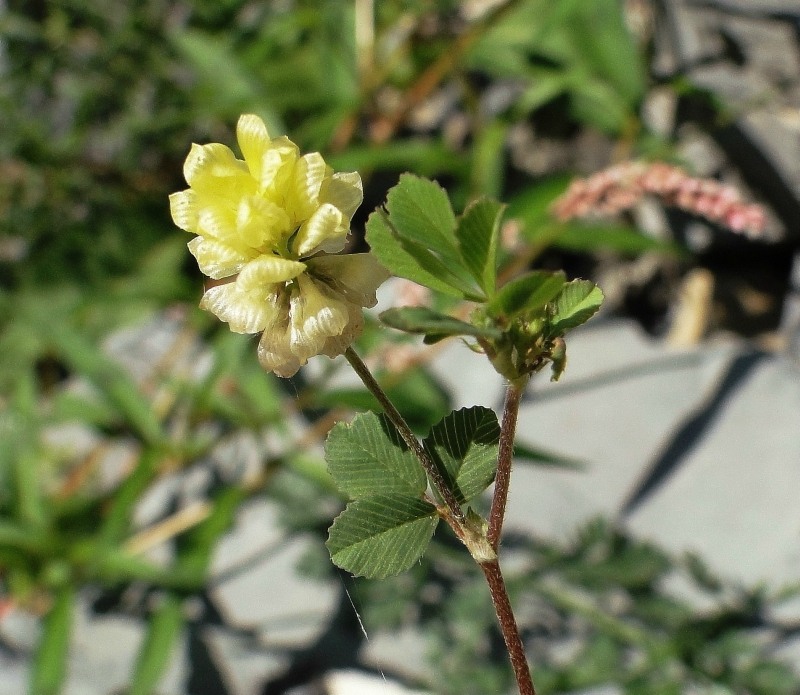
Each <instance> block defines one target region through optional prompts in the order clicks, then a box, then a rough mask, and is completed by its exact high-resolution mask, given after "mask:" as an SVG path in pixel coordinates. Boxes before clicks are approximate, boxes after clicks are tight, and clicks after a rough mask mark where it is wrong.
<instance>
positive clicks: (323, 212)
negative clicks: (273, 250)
mask: <svg viewBox="0 0 800 695" xmlns="http://www.w3.org/2000/svg"><path fill="white" fill-rule="evenodd" d="M347 231H348V228H347V226H346V224H345V222H344V218H343V217H342V213H341V212H340V211H339V209H338V208H335V207H334V206H333V205H330V204H329V203H326V204H325V205H320V207H318V208H317V209H316V210H315V211H314V214H313V215H311V217H310V218H309V219H308V221H306V222H305V223H303V225H302V226H301V227H300V229H299V230H298V232H297V237H296V238H295V240H294V244H293V246H294V252H295V253H296V254H297V255H298V256H300V257H303V256H308V255H310V254H311V253H313V252H314V251H316V250H317V247H318V246H319V245H320V244H322V243H323V242H325V241H333V240H338V239H340V238H343V237H346V236H347Z"/></svg>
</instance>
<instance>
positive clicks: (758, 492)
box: [628, 357, 800, 586]
mask: <svg viewBox="0 0 800 695" xmlns="http://www.w3.org/2000/svg"><path fill="white" fill-rule="evenodd" d="M798 413H800V370H799V369H798V367H797V365H795V364H791V363H789V362H787V361H786V360H783V359H781V358H777V357H771V358H766V359H764V360H763V361H762V362H761V363H760V364H758V365H757V366H756V367H755V368H754V369H753V371H752V372H751V373H750V375H749V376H748V377H747V378H746V380H745V382H744V383H743V384H741V386H740V387H739V388H738V389H737V391H736V392H735V393H733V394H731V397H730V398H729V399H728V400H727V402H726V403H725V404H724V406H723V409H722V411H721V412H720V414H719V417H718V418H717V420H716V422H715V423H713V426H711V427H710V428H709V430H708V432H707V433H706V435H705V436H704V437H703V439H702V440H701V441H700V442H699V443H698V445H697V446H696V447H695V448H694V449H693V450H692V451H690V452H689V453H688V454H687V456H686V457H685V459H684V461H683V465H681V466H680V468H679V469H678V470H676V471H675V473H674V474H673V475H672V476H671V477H670V479H669V480H668V481H666V483H665V484H664V485H663V486H662V487H661V488H660V489H659V490H658V491H656V492H655V493H654V494H653V496H652V497H651V498H650V499H649V500H648V501H647V502H646V503H645V504H643V505H642V506H641V507H640V508H639V509H638V510H637V511H635V512H634V513H633V515H632V516H631V517H630V519H629V520H628V527H629V528H630V530H632V531H633V532H634V533H635V534H637V535H639V536H642V537H646V538H648V539H651V540H653V541H655V542H657V543H659V544H661V545H662V546H663V547H664V548H666V549H667V550H671V551H673V552H681V551H684V550H691V551H694V552H697V553H699V554H700V556H701V557H702V558H703V559H704V560H705V561H706V562H707V563H708V564H709V566H710V567H711V568H712V569H713V570H715V571H717V572H718V573H720V574H721V575H722V576H725V577H728V578H731V579H734V580H738V581H740V582H743V583H745V584H747V585H752V584H754V583H758V582H762V581H763V582H767V583H768V584H770V585H772V586H775V585H776V584H779V583H781V582H788V581H792V580H796V578H797V567H798V563H799V562H800V544H798V537H800V519H799V518H797V514H796V509H797V491H798V490H799V489H800V467H798V466H797V465H796V463H797V461H800V435H798V426H797V423H798Z"/></svg>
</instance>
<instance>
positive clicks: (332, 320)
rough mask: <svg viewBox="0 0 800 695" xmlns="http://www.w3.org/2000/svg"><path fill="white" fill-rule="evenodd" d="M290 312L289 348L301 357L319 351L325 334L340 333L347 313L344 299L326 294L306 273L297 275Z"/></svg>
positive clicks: (303, 359)
mask: <svg viewBox="0 0 800 695" xmlns="http://www.w3.org/2000/svg"><path fill="white" fill-rule="evenodd" d="M289 314H290V316H291V322H292V323H291V329H292V331H291V345H292V352H293V353H294V354H295V355H297V356H298V358H299V359H300V360H301V361H305V360H307V359H308V358H309V357H313V356H314V355H318V354H319V353H320V352H321V351H322V348H323V346H324V345H325V341H326V340H327V339H328V338H330V337H332V336H335V335H340V334H341V333H342V331H344V329H345V327H346V326H347V320H348V317H349V313H348V311H347V303H346V302H344V301H341V300H338V299H335V298H333V297H332V296H330V295H328V294H326V293H325V292H324V290H323V289H322V287H320V286H318V285H317V283H316V282H314V280H312V279H311V278H310V277H309V276H307V275H300V276H299V277H298V278H297V288H296V289H295V290H294V291H293V292H292V297H291V300H290V308H289Z"/></svg>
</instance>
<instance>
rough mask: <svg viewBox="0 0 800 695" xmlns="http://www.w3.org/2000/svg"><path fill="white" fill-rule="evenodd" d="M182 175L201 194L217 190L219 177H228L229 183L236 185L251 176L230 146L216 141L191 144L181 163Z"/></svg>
mask: <svg viewBox="0 0 800 695" xmlns="http://www.w3.org/2000/svg"><path fill="white" fill-rule="evenodd" d="M183 175H184V176H185V177H186V182H187V183H188V184H189V185H190V186H191V187H192V188H194V189H195V190H196V191H197V192H198V193H201V194H202V193H211V194H213V193H215V192H216V191H218V190H219V186H220V181H219V179H223V181H224V180H225V179H228V180H229V182H230V184H234V185H236V184H240V183H242V182H243V181H244V180H246V179H248V178H251V177H250V175H249V173H248V171H247V166H246V165H245V163H244V162H243V161H241V160H239V159H236V157H235V156H234V154H233V152H232V151H231V149H230V148H228V147H226V146H225V145H221V144H220V143H218V142H212V143H210V144H208V145H192V149H191V150H190V151H189V155H188V156H187V157H186V161H185V162H184V165H183ZM230 184H229V185H230ZM253 187H254V186H253Z"/></svg>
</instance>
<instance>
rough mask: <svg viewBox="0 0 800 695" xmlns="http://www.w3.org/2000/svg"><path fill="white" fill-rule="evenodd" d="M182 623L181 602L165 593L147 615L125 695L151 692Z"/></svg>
mask: <svg viewBox="0 0 800 695" xmlns="http://www.w3.org/2000/svg"><path fill="white" fill-rule="evenodd" d="M182 626H183V606H182V601H181V599H180V597H179V596H177V595H176V594H172V593H171V594H169V595H167V596H166V597H165V598H164V601H163V602H162V603H161V605H160V606H159V607H158V608H157V609H156V610H155V612H154V613H153V615H152V616H151V617H150V623H149V625H148V628H147V634H146V635H145V638H144V641H143V642H142V646H141V648H140V650H139V655H138V657H137V659H136V665H135V666H134V670H133V677H132V679H131V687H130V691H129V694H128V695H151V693H153V692H154V691H155V688H156V686H157V685H158V682H159V680H160V679H161V676H162V675H163V673H164V669H165V668H166V667H167V664H168V663H169V657H170V655H171V653H172V650H173V649H174V646H175V642H176V640H177V638H178V636H179V635H180V631H181V627H182Z"/></svg>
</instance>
